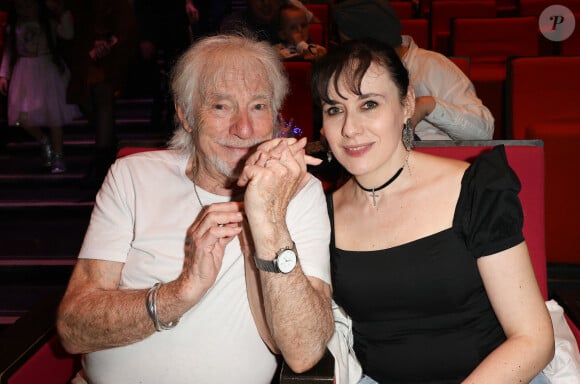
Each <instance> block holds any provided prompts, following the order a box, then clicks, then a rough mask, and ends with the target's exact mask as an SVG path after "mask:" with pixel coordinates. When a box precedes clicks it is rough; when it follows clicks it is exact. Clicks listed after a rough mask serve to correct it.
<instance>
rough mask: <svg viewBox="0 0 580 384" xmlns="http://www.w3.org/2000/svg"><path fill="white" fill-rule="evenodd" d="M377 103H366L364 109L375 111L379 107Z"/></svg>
mask: <svg viewBox="0 0 580 384" xmlns="http://www.w3.org/2000/svg"><path fill="white" fill-rule="evenodd" d="M377 105H378V104H377V103H376V102H374V101H367V102H366V103H364V105H363V109H374V108H376V107H377Z"/></svg>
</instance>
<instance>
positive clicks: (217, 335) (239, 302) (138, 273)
mask: <svg viewBox="0 0 580 384" xmlns="http://www.w3.org/2000/svg"><path fill="white" fill-rule="evenodd" d="M187 160H188V157H187V156H186V155H184V154H182V153H180V152H177V151H174V150H163V151H153V152H145V153H139V154H136V155H131V156H128V157H126V158H122V159H119V160H117V162H116V163H115V164H113V166H112V167H111V170H110V172H109V174H108V176H107V177H106V179H105V181H104V183H103V186H102V188H101V190H100V191H99V193H98V195H97V198H96V204H95V208H94V210H93V213H92V217H91V222H90V225H89V228H88V230H87V233H86V236H85V240H84V242H83V246H82V249H81V252H80V255H79V258H83V259H102V260H110V261H116V262H120V263H124V264H125V265H124V268H123V272H122V276H121V281H120V286H119V288H120V289H145V288H149V287H151V286H153V284H155V283H156V282H168V281H171V280H174V279H175V278H176V277H177V276H178V275H179V274H180V272H181V270H182V266H183V252H184V242H185V235H186V231H187V229H188V228H189V226H190V225H191V224H192V223H193V221H194V220H195V218H196V216H197V215H198V213H199V212H200V210H201V207H200V205H199V203H198V201H197V198H196V196H195V192H194V188H193V183H192V182H191V180H190V179H189V178H187V176H186V175H185V168H186V165H187ZM197 190H198V192H199V195H200V198H201V200H202V202H203V204H204V205H207V204H210V203H214V202H218V201H222V202H223V201H228V200H229V197H225V196H218V195H214V194H211V193H209V192H207V191H205V190H203V189H201V188H199V187H198V188H197ZM286 219H287V224H288V228H289V230H290V234H291V236H292V239H293V240H294V242H295V243H296V247H297V250H298V255H299V260H300V264H301V267H302V269H303V270H304V273H305V274H306V275H308V276H314V277H317V278H319V279H321V280H323V281H325V282H327V283H328V284H330V265H329V263H330V261H329V257H330V256H329V250H328V244H329V239H330V223H329V219H328V215H327V210H326V203H325V197H324V192H323V190H322V186H321V184H320V182H319V181H318V180H317V179H316V178H314V177H312V178H311V180H310V181H309V183H308V184H307V185H306V186H305V187H304V188H303V189H302V190H301V191H300V192H299V193H298V194H297V195H296V196H295V198H294V199H293V200H292V202H291V203H290V205H289V207H288V212H287V218H286ZM143 306H145V303H143ZM276 367H277V361H276V357H275V355H273V354H272V353H271V352H270V351H269V349H268V348H267V346H266V345H265V344H264V342H263V341H262V339H261V338H260V335H259V333H258V330H257V328H256V325H255V323H254V320H253V317H252V313H251V311H250V307H249V303H248V298H247V295H246V282H245V272H244V259H243V255H242V253H241V250H240V247H239V242H238V240H237V238H236V239H234V240H233V241H232V242H231V243H230V244H229V245H228V246H227V248H226V252H225V256H224V259H223V264H222V267H221V270H220V272H219V275H218V277H217V281H216V283H215V284H214V286H213V287H212V288H211V289H210V290H209V291H208V292H207V293H206V295H205V296H204V297H203V298H202V300H201V301H200V302H199V303H198V304H197V305H195V306H194V307H193V308H192V309H191V310H189V311H188V312H187V313H185V314H184V316H183V317H182V318H181V320H180V322H179V324H178V325H177V326H176V327H175V328H173V329H171V330H168V331H163V332H156V333H154V334H153V335H151V336H150V337H147V338H146V339H144V340H142V341H140V342H137V343H134V344H131V345H127V346H124V347H118V348H112V349H107V350H102V351H98V352H93V353H89V354H87V355H85V359H84V371H85V374H86V375H87V376H88V378H89V381H90V382H91V383H107V384H111V383H155V384H158V383H172V384H173V383H226V382H227V383H232V382H236V383H270V382H271V380H272V377H273V375H274V371H275V370H276Z"/></svg>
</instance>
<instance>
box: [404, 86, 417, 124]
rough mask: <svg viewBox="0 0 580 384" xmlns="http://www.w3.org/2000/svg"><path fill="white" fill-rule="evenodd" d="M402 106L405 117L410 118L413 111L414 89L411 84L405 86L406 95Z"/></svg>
mask: <svg viewBox="0 0 580 384" xmlns="http://www.w3.org/2000/svg"><path fill="white" fill-rule="evenodd" d="M404 108H405V117H406V118H407V119H410V118H412V117H413V114H414V113H415V89H414V88H413V86H412V85H409V87H408V88H407V96H406V97H405V103H404Z"/></svg>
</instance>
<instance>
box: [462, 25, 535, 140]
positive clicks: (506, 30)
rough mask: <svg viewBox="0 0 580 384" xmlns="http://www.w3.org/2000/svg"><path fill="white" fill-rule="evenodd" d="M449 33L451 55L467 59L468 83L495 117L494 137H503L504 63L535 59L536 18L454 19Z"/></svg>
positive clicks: (504, 134)
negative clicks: (514, 58) (514, 57)
mask: <svg viewBox="0 0 580 384" xmlns="http://www.w3.org/2000/svg"><path fill="white" fill-rule="evenodd" d="M451 33H452V38H451V40H452V55H453V56H469V57H470V61H471V68H470V73H471V76H470V77H471V80H472V81H473V84H474V85H475V89H476V90H477V94H478V96H479V97H480V98H481V100H482V101H483V104H484V105H485V106H487V107H488V108H489V109H490V111H491V113H492V114H493V116H494V118H495V131H494V138H495V139H502V138H506V137H507V135H506V133H505V128H504V125H505V124H504V119H505V116H504V109H503V107H504V84H505V79H506V62H507V60H508V58H510V57H513V56H538V54H539V43H538V36H539V32H538V23H537V18H535V17H532V16H530V17H494V18H457V19H454V20H453V22H452V29H451Z"/></svg>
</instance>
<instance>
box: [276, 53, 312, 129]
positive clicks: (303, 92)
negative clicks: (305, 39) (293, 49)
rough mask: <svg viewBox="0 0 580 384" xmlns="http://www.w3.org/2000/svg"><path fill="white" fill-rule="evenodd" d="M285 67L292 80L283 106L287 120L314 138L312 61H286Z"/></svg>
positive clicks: (283, 114)
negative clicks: (311, 81)
mask: <svg viewBox="0 0 580 384" xmlns="http://www.w3.org/2000/svg"><path fill="white" fill-rule="evenodd" d="M284 67H285V68H286V71H287V73H288V79H289V81H290V93H289V94H288V96H287V97H286V100H285V102H284V105H283V106H282V110H281V113H282V116H283V117H284V120H285V121H293V123H294V125H296V126H297V127H299V128H300V129H301V130H302V135H303V136H305V137H307V138H308V140H312V139H313V136H314V104H313V100H312V93H311V92H310V78H311V77H312V63H311V62H310V61H285V62H284Z"/></svg>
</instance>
